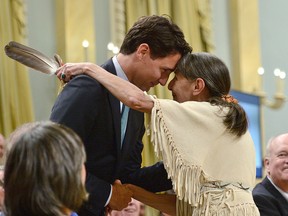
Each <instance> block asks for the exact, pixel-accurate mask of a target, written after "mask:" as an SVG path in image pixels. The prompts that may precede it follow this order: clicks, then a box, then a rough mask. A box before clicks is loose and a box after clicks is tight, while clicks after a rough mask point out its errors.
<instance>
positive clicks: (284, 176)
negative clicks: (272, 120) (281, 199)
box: [265, 134, 288, 192]
mask: <svg viewBox="0 0 288 216" xmlns="http://www.w3.org/2000/svg"><path fill="white" fill-rule="evenodd" d="M276 139H277V140H274V142H273V143H271V146H270V153H271V154H270V157H269V158H266V159H265V166H266V169H267V172H268V174H269V175H270V177H271V178H272V180H273V182H274V183H275V184H276V185H277V186H278V187H280V188H281V189H282V190H285V191H286V192H288V134H286V135H282V136H280V137H279V138H276Z"/></svg>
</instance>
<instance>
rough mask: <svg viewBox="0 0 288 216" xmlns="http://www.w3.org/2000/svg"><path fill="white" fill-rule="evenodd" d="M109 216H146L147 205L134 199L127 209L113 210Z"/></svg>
mask: <svg viewBox="0 0 288 216" xmlns="http://www.w3.org/2000/svg"><path fill="white" fill-rule="evenodd" d="M108 216H145V205H144V204H143V203H141V202H139V201H138V200H136V199H133V198H132V201H131V202H130V203H129V204H128V206H127V207H126V208H124V209H123V210H122V211H116V210H112V211H111V212H110V213H108Z"/></svg>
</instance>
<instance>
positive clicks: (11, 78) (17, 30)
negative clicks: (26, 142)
mask: <svg viewBox="0 0 288 216" xmlns="http://www.w3.org/2000/svg"><path fill="white" fill-rule="evenodd" d="M25 29H26V26H25V10H24V1H23V0H1V13H0V38H1V40H0V47H1V52H0V133H2V134H3V135H4V136H8V135H9V134H10V133H11V132H12V131H13V130H14V129H15V128H16V127H17V126H19V125H21V124H23V123H25V122H28V121H33V119H34V117H33V108H32V97H31V92H30V83H29V75H28V70H27V68H26V67H25V66H23V65H21V64H19V63H17V62H15V61H14V60H11V59H9V58H8V57H7V56H6V54H5V52H4V47H5V45H6V44H7V43H9V41H11V40H15V41H17V42H20V43H24V44H25V42H26V41H25V38H26V32H25Z"/></svg>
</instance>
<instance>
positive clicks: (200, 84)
mask: <svg viewBox="0 0 288 216" xmlns="http://www.w3.org/2000/svg"><path fill="white" fill-rule="evenodd" d="M204 88H205V82H204V80H203V79H202V78H197V79H196V80H195V81H194V89H193V95H199V94H200V93H201V92H203V90H204Z"/></svg>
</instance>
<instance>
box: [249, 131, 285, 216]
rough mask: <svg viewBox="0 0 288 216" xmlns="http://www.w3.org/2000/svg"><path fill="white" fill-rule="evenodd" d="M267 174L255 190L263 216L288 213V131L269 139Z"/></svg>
mask: <svg viewBox="0 0 288 216" xmlns="http://www.w3.org/2000/svg"><path fill="white" fill-rule="evenodd" d="M264 165H265V168H266V173H267V176H266V177H265V178H264V179H263V181H262V182H260V183H259V184H257V185H256V187H255V188H254V190H253V198H254V201H255V203H256V205H257V207H258V209H259V211H260V214H261V216H287V215H288V133H286V134H281V135H279V136H277V137H273V138H271V139H270V140H269V142H268V145H267V150H266V157H265V159H264Z"/></svg>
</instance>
